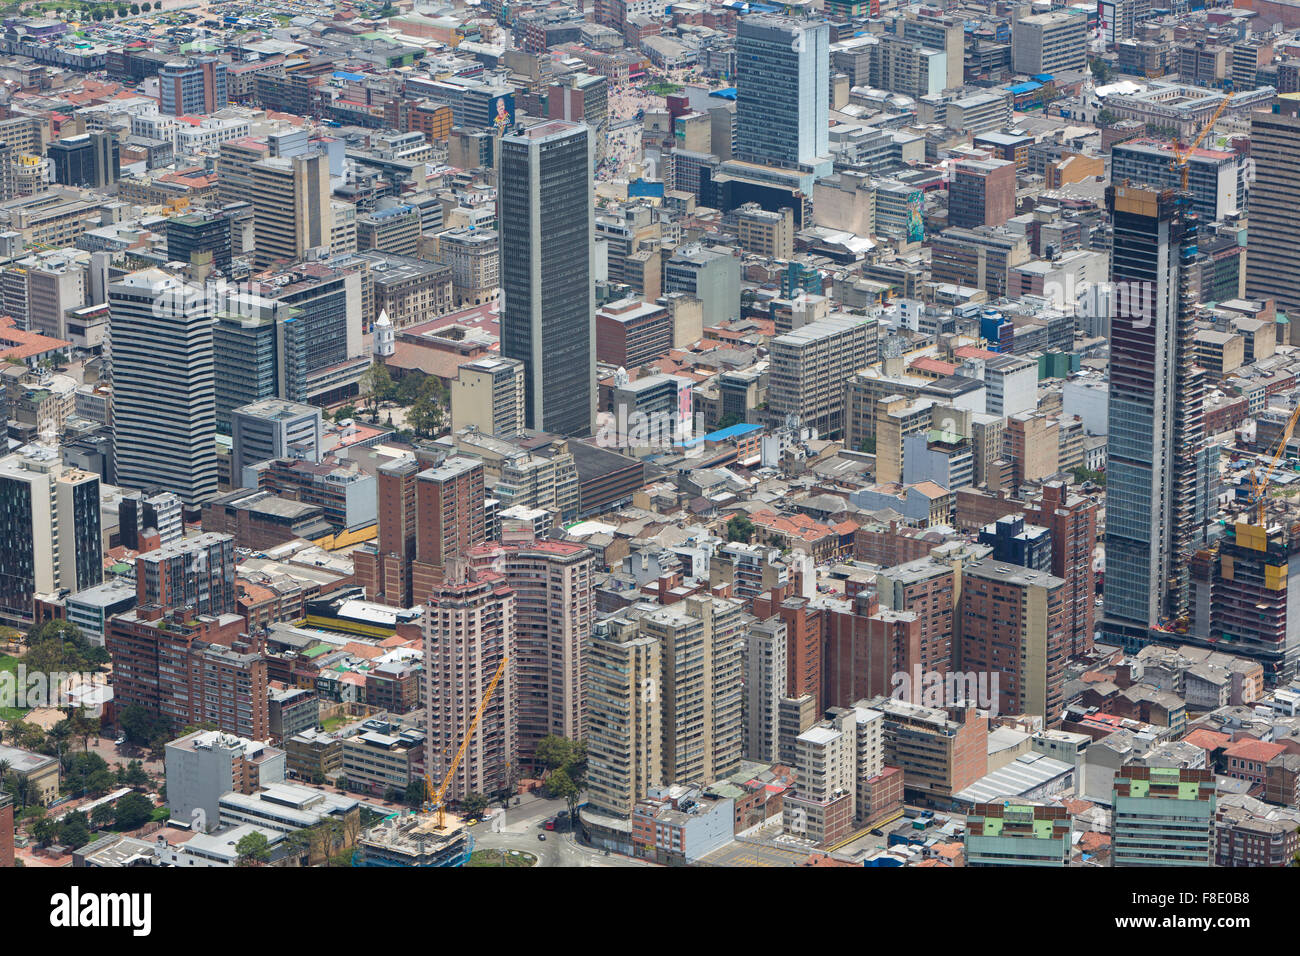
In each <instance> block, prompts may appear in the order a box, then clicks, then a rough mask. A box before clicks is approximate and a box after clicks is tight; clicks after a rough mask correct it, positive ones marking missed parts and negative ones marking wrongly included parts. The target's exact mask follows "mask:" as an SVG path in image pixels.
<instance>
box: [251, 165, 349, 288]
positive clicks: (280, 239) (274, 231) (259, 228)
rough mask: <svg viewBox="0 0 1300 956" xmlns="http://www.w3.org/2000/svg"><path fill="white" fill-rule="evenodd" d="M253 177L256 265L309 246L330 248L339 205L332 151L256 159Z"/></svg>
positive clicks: (295, 255) (299, 254)
mask: <svg viewBox="0 0 1300 956" xmlns="http://www.w3.org/2000/svg"><path fill="white" fill-rule="evenodd" d="M249 178H250V183H249V186H250V188H251V197H252V200H253V230H254V233H255V235H256V237H257V240H256V253H255V264H256V267H257V268H259V269H261V268H265V267H266V266H268V265H270V264H271V263H272V262H274V261H276V260H277V259H289V260H293V259H300V258H302V257H303V256H304V255H305V254H306V252H307V250H309V249H328V248H330V245H331V242H332V240H333V229H334V208H333V206H332V205H331V203H330V169H329V157H327V156H326V155H325V154H324V153H310V154H302V155H298V156H292V157H283V156H275V157H268V158H266V159H261V160H258V161H257V162H255V163H253V164H252V167H251V169H250V177H249ZM245 198H246V197H245Z"/></svg>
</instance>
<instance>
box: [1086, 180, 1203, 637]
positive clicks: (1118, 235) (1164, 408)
mask: <svg viewBox="0 0 1300 956" xmlns="http://www.w3.org/2000/svg"><path fill="white" fill-rule="evenodd" d="M1106 195H1107V202H1108V205H1109V208H1110V210H1111V214H1112V216H1113V218H1114V242H1113V249H1112V253H1111V281H1112V283H1113V284H1115V286H1116V288H1117V289H1119V290H1122V291H1123V294H1122V295H1121V294H1117V295H1116V312H1115V316H1114V318H1113V319H1112V321H1111V366H1110V369H1111V370H1110V387H1109V392H1108V396H1109V397H1108V407H1107V413H1108V418H1109V421H1110V423H1111V426H1110V431H1109V434H1108V436H1107V449H1106V450H1107V469H1106V477H1107V488H1106V590H1105V602H1106V603H1105V615H1104V616H1105V619H1104V621H1103V623H1102V629H1103V631H1105V632H1106V633H1107V634H1108V635H1110V636H1111V638H1112V639H1116V640H1120V641H1122V642H1124V643H1125V644H1126V645H1127V646H1130V647H1133V646H1137V645H1140V644H1141V643H1144V642H1145V641H1146V640H1147V638H1148V635H1149V631H1148V628H1149V627H1150V625H1152V624H1155V623H1157V622H1159V621H1161V620H1165V619H1174V620H1177V619H1179V618H1183V617H1185V616H1186V615H1187V609H1188V584H1189V567H1190V560H1191V557H1192V549H1193V547H1194V545H1195V542H1196V541H1197V540H1198V539H1199V538H1201V537H1202V536H1203V527H1204V524H1205V514H1206V510H1207V507H1208V504H1207V501H1206V498H1207V490H1206V489H1207V487H1208V468H1209V465H1208V463H1207V459H1206V451H1205V450H1206V443H1205V428H1204V413H1203V406H1204V397H1205V384H1204V380H1203V374H1202V372H1201V370H1200V369H1199V368H1198V367H1197V366H1196V364H1195V358H1194V335H1195V329H1194V328H1193V322H1192V316H1193V310H1192V308H1191V304H1190V303H1189V302H1188V301H1187V299H1188V296H1187V295H1186V294H1185V288H1184V287H1185V282H1184V269H1183V267H1182V264H1183V260H1184V258H1185V257H1187V256H1189V255H1191V254H1192V253H1193V252H1194V250H1195V219H1194V217H1192V216H1191V215H1190V214H1189V213H1188V209H1187V207H1188V203H1189V198H1188V197H1187V195H1186V194H1182V193H1175V192H1172V191H1168V190H1166V191H1163V192H1155V191H1152V190H1146V189H1136V188H1132V187H1126V186H1111V187H1109V188H1108V189H1107V194H1106Z"/></svg>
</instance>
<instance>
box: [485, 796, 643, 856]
mask: <svg viewBox="0 0 1300 956" xmlns="http://www.w3.org/2000/svg"><path fill="white" fill-rule="evenodd" d="M563 809H565V803H564V801H563V800H548V799H545V798H542V797H526V798H524V800H523V801H522V802H521V803H520V805H519V806H517V807H511V808H510V809H509V810H507V811H506V820H505V824H504V827H503V829H502V831H501V832H500V833H494V832H492V824H491V823H490V822H488V823H480V824H478V825H476V826H475V827H474V849H475V850H526V851H527V852H529V853H533V854H536V855H537V865H538V866H653V865H654V864H651V863H648V862H646V861H645V860H634V859H632V858H630V857H626V856H619V855H618V854H614V853H611V854H610V855H609V856H605V853H604V851H603V850H593V849H591V848H590V847H586V846H582V845H581V844H579V843H578V842H577V840H576V839H575V838H574V835H573V834H572V833H560V832H558V831H554V830H552V831H550V832H547V831H546V830H544V829H543V824H544V823H545V822H546V821H547V820H548V819H550V818H551V817H553V816H555V814H557V813H559V812H560V811H561V810H563ZM541 833H545V834H546V839H545V840H539V839H537V837H538V834H541Z"/></svg>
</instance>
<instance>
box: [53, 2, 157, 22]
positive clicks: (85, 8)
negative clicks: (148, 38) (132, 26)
mask: <svg viewBox="0 0 1300 956" xmlns="http://www.w3.org/2000/svg"><path fill="white" fill-rule="evenodd" d="M47 9H48V8H47ZM153 9H158V10H161V9H162V2H161V0H159V2H158V3H157V4H154V3H132V4H125V3H120V4H118V5H117V6H112V5H110V4H91V3H84V4H80V5H77V6H68V7H54V8H52V9H51V10H50V12H51V13H53V14H54V15H55V16H56V17H64V18H69V19H70V18H72V17H81V18H82V19H85V18H87V17H89V18H90V19H91V20H94V21H95V22H96V23H98V22H100V21H101V20H112V19H113V18H114V17H125V16H128V15H130V16H133V17H134V16H137V15H139V14H141V13H148V12H149V11H150V10H153Z"/></svg>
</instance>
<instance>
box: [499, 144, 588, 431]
mask: <svg viewBox="0 0 1300 956" xmlns="http://www.w3.org/2000/svg"><path fill="white" fill-rule="evenodd" d="M592 150H593V145H592V142H591V131H590V129H589V128H588V127H586V126H582V125H578V124H574V123H565V122H561V121H559V120H553V121H550V122H546V123H539V124H537V125H536V126H530V127H527V128H526V129H517V130H516V131H515V132H513V133H510V134H508V135H506V136H503V137H502V138H501V169H500V181H499V185H498V187H497V189H498V193H499V195H500V216H499V220H500V224H501V291H502V294H503V295H504V296H505V302H504V304H503V305H502V307H501V354H502V355H505V356H506V357H507V358H514V359H519V361H521V362H523V363H524V367H525V369H526V376H527V377H526V380H525V394H526V401H527V413H526V415H525V422H526V424H527V425H528V427H529V428H534V429H538V430H541V431H548V432H556V433H558V434H561V435H575V436H578V435H590V434H591V433H592V429H593V428H594V427H595V418H596V387H595V371H596V293H595V288H596V287H595V281H594V279H595V268H594V263H595V259H594V257H595V245H594V243H593V238H594V236H595V205H594V198H593V195H594V194H593V192H592Z"/></svg>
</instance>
